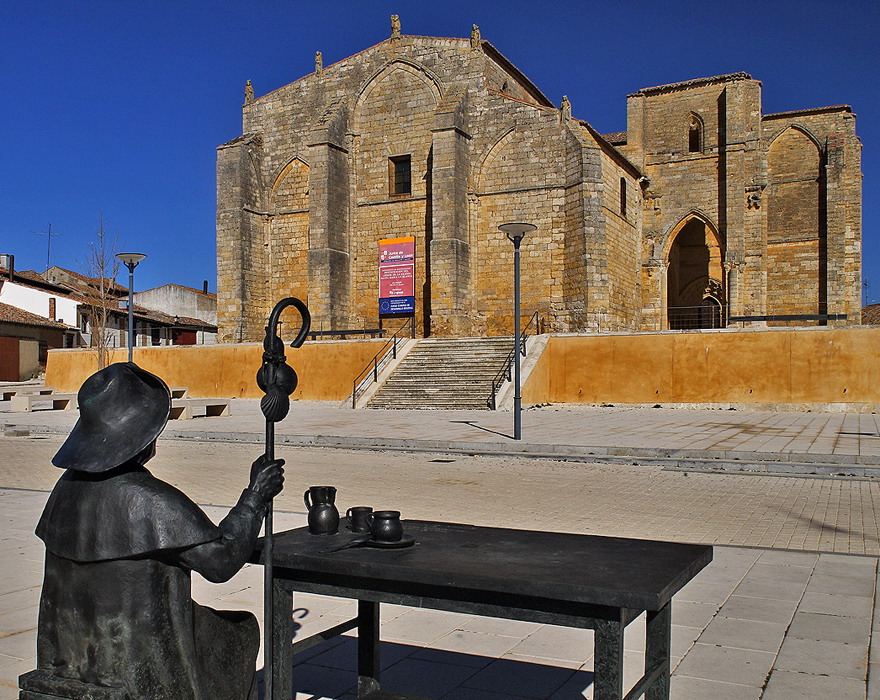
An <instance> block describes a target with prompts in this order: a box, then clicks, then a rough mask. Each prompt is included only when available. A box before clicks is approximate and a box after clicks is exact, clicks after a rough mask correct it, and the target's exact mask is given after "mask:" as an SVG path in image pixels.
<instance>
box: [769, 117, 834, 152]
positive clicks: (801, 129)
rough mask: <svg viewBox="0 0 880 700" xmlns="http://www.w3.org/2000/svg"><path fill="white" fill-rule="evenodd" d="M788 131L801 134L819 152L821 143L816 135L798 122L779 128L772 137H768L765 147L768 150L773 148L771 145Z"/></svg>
mask: <svg viewBox="0 0 880 700" xmlns="http://www.w3.org/2000/svg"><path fill="white" fill-rule="evenodd" d="M789 129H794V130H795V131H799V132H801V133H802V134H803V135H804V136H806V137H807V138H808V139H810V141H812V142H813V144H814V145H815V146H816V148H817V149H819V150H820V151H821V150H822V143H821V141H819V139H818V138H817V137H816V135H815V134H814V133H813V132H812V131H811V130H810V128H809V127H808V126H806V125H804V124H800V123H798V122H792V123H791V124H786V125H785V126H783V127H781V128H780V129H779V130H778V131H777V132H776V133H775V134H773V136H771V137H770V139H769V141H768V146H767V147H768V148H770V147H771V146H773V143H774V142H775V141H776V140H777V139H778V138H779V137H780V136H782V135H783V134H784V133H785V132H787V131H788V130H789Z"/></svg>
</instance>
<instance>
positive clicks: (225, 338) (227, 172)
mask: <svg viewBox="0 0 880 700" xmlns="http://www.w3.org/2000/svg"><path fill="white" fill-rule="evenodd" d="M261 152H262V142H261V139H260V137H259V135H256V134H246V135H245V136H242V137H240V138H238V139H235V140H234V141H231V142H230V143H228V144H225V145H223V146H220V147H219V148H218V149H217V326H218V333H217V342H219V343H241V342H252V341H258V340H260V339H261V338H262V336H263V326H264V325H265V317H263V318H262V319H261V318H260V316H261V313H260V312H261V311H262V306H261V304H262V299H263V298H264V297H265V296H266V294H265V292H266V290H265V285H266V280H267V279H268V274H267V273H268V268H267V261H266V254H265V250H264V246H263V238H264V231H265V216H264V214H262V213H261V212H260V209H261V207H260V204H261V198H262V188H261V186H260V176H259V173H258V172H257V171H256V169H255V163H258V162H259V160H260V155H261Z"/></svg>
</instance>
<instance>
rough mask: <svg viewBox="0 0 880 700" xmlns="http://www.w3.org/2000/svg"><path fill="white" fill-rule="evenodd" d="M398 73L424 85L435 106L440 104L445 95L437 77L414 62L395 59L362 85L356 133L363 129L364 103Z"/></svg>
mask: <svg viewBox="0 0 880 700" xmlns="http://www.w3.org/2000/svg"><path fill="white" fill-rule="evenodd" d="M398 71H402V72H403V73H405V74H407V75H408V76H409V77H411V78H414V79H415V80H417V81H418V82H420V83H422V84H423V85H424V87H425V89H427V90H428V91H429V92H430V93H431V95H432V96H433V99H434V104H435V106H436V104H437V103H439V102H440V98H441V96H442V95H443V86H442V84H441V82H440V79H439V78H438V77H437V76H436V75H434V74H433V73H432V72H430V71H429V70H428V69H427V68H425V67H424V66H421V65H419V64H418V63H415V62H413V61H407V60H406V59H402V58H397V59H394V60H392V61H389V62H388V63H386V64H385V65H384V66H383V67H382V68H380V69H379V70H377V71H376V72H375V73H373V74H372V75H371V76H370V77H369V78H367V79H366V80H365V81H364V82H363V83H362V84H361V87H360V89H359V90H358V94H357V98H356V99H355V107H354V119H353V120H352V121H353V125H354V128H355V131H358V130H359V129H360V128H361V117H362V116H363V107H364V103H365V102H367V101H368V100H369V99H370V97H372V95H373V93H374V92H375V90H376V89H377V88H378V87H379V86H380V85H381V84H382V83H384V82H385V81H386V80H388V79H390V78H392V77H393V76H394V75H395V73H397V72H398Z"/></svg>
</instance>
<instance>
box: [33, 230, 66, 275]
mask: <svg viewBox="0 0 880 700" xmlns="http://www.w3.org/2000/svg"><path fill="white" fill-rule="evenodd" d="M36 234H37V235H38V236H45V237H46V269H47V270H48V269H49V255H50V253H51V252H52V236H60V235H61V234H60V233H52V224H49V230H48V231H36Z"/></svg>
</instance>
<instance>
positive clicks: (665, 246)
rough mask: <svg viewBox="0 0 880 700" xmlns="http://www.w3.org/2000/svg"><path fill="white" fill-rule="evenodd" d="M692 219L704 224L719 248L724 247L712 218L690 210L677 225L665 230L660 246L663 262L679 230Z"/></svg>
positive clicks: (700, 211) (697, 210) (667, 257)
mask: <svg viewBox="0 0 880 700" xmlns="http://www.w3.org/2000/svg"><path fill="white" fill-rule="evenodd" d="M692 219H699V220H700V221H702V222H703V223H704V224H706V226H707V227H708V230H709V231H710V232H711V234H712V236H713V237H714V238H715V242H716V244H717V245H718V246H719V247H721V248H724V247H725V242H724V239H723V237H722V236H721V234H720V233H719V232H718V225H717V224H716V223H715V221H714V220H713V219H712V217H711V216H709V215H708V214H707V213H706V212H704V211H702V210H700V209H691V210H690V211H689V212H688V213H687V214H685V215H684V216H683V217H681V218H680V219H679V220H678V222H677V223H675V224H673V225H672V226H670V227H669V228H668V229H667V230H666V233H664V234H663V243H662V245H661V250H662V255H663V259H664V260H668V259H669V249H670V248H671V247H672V243H673V241H674V240H675V237H676V236H677V235H678V234H679V232H680V231H681V229H683V228H684V226H685V225H686V224H687V223H688V221H690V220H692Z"/></svg>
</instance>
